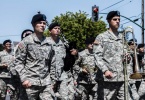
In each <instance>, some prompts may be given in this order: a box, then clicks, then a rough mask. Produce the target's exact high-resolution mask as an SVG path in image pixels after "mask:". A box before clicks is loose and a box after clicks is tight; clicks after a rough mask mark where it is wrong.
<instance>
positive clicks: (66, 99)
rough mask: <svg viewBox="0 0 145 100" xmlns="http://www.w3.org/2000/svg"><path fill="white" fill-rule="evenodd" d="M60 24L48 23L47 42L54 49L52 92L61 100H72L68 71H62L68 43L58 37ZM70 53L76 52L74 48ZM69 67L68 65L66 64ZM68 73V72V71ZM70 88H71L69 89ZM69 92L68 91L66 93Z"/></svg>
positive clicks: (51, 71)
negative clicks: (48, 34)
mask: <svg viewBox="0 0 145 100" xmlns="http://www.w3.org/2000/svg"><path fill="white" fill-rule="evenodd" d="M60 31H61V28H60V24H59V23H57V22H54V23H51V24H50V25H49V32H50V37H49V43H50V44H52V45H53V48H54V50H55V56H54V58H55V63H54V65H52V67H51V70H50V73H51V79H52V81H53V84H54V88H53V89H54V92H55V94H56V96H57V97H58V98H61V99H62V100H72V98H73V96H72V95H73V94H74V93H73V92H74V91H73V89H72V87H71V86H70V85H71V84H72V82H70V80H71V79H68V76H69V75H68V73H69V72H68V73H67V72H65V71H64V59H65V57H66V48H65V46H66V45H68V44H67V43H66V41H63V40H61V39H60V34H61V33H60ZM70 52H71V53H72V54H73V53H74V54H76V50H74V49H72V50H71V51H70ZM68 67H69V66H68ZM69 74H70V73H69ZM70 88H71V89H70ZM68 92H69V93H68Z"/></svg>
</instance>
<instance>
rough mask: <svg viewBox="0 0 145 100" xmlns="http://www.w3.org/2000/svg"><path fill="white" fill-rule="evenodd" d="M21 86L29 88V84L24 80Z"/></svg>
mask: <svg viewBox="0 0 145 100" xmlns="http://www.w3.org/2000/svg"><path fill="white" fill-rule="evenodd" d="M22 85H23V87H25V88H29V87H30V86H31V83H30V82H29V81H28V80H26V81H24V82H23V83H22Z"/></svg>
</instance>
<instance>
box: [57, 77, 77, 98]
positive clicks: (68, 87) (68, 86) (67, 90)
mask: <svg viewBox="0 0 145 100" xmlns="http://www.w3.org/2000/svg"><path fill="white" fill-rule="evenodd" d="M74 93H75V86H74V82H73V78H69V79H66V80H63V81H62V82H61V83H60V88H59V94H60V96H61V100H74Z"/></svg>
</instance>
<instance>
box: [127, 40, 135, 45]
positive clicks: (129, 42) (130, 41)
mask: <svg viewBox="0 0 145 100" xmlns="http://www.w3.org/2000/svg"><path fill="white" fill-rule="evenodd" d="M134 41H135V44H137V40H136V39H134ZM132 43H133V39H130V40H129V41H128V45H130V44H132Z"/></svg>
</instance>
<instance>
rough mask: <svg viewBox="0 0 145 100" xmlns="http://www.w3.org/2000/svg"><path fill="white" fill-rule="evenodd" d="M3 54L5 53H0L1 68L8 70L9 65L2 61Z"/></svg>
mask: <svg viewBox="0 0 145 100" xmlns="http://www.w3.org/2000/svg"><path fill="white" fill-rule="evenodd" d="M2 53H3V52H0V68H7V66H8V65H7V64H6V63H3V62H2V60H1V59H2Z"/></svg>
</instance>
